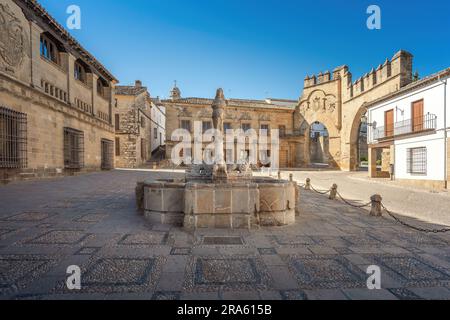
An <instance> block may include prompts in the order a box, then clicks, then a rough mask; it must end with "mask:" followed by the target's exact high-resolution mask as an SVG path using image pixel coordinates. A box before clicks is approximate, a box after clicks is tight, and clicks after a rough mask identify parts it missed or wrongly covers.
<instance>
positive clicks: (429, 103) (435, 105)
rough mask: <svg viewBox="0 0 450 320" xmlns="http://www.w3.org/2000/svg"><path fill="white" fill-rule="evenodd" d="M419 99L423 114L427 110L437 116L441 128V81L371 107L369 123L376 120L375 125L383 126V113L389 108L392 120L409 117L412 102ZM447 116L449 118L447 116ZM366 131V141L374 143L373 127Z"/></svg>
mask: <svg viewBox="0 0 450 320" xmlns="http://www.w3.org/2000/svg"><path fill="white" fill-rule="evenodd" d="M447 89H448V88H447ZM421 99H423V100H424V114H427V113H428V112H429V113H432V114H435V115H436V116H437V130H439V129H443V128H444V84H443V83H441V82H436V83H433V84H432V85H429V86H427V87H425V88H421V89H418V90H416V91H415V92H413V93H408V94H406V95H403V96H400V97H397V98H395V99H392V100H389V101H387V102H384V103H382V104H380V105H377V106H373V107H371V108H370V109H369V112H368V121H369V123H373V122H374V121H376V123H377V127H382V126H384V113H385V111H388V110H391V109H393V110H394V122H399V121H403V120H408V119H411V118H412V115H411V111H412V103H413V102H415V101H418V100H421ZM447 100H448V96H447ZM447 109H448V106H447ZM447 118H448V119H449V117H448V116H447ZM368 131H369V132H368V141H369V143H374V141H373V138H372V137H373V134H372V132H373V128H369V130H368Z"/></svg>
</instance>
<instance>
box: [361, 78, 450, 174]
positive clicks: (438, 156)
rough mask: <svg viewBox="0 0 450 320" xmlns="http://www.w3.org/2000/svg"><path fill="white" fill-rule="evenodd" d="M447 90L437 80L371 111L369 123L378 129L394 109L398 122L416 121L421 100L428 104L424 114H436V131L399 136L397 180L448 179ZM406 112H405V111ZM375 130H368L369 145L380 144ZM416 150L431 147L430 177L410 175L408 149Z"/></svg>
mask: <svg viewBox="0 0 450 320" xmlns="http://www.w3.org/2000/svg"><path fill="white" fill-rule="evenodd" d="M448 83H449V85H450V81H448ZM444 89H445V85H444V84H443V83H442V82H441V81H436V82H434V83H432V84H430V85H428V86H426V87H423V88H418V89H417V90H415V91H414V92H409V93H407V94H405V95H402V96H400V97H396V98H394V99H391V100H388V101H385V102H383V103H381V104H379V105H375V106H373V107H370V108H369V111H368V122H369V123H373V122H374V121H376V123H377V126H376V127H382V126H384V125H385V124H384V114H385V111H388V110H391V109H393V110H394V122H399V121H403V120H408V119H411V118H412V115H411V112H412V103H413V102H415V101H418V100H422V99H423V101H424V114H425V115H426V114H427V113H431V114H435V115H436V116H437V120H436V132H434V131H433V132H431V133H428V134H423V135H420V136H417V135H415V136H405V137H395V140H394V145H395V154H394V157H395V159H394V162H395V177H396V178H397V179H412V180H439V181H443V180H445V166H444V162H445V159H446V158H445V136H444V131H445V127H444V124H445V123H444V114H445V112H444V106H445V103H444V96H445V95H444ZM449 98H450V88H449V86H447V116H446V117H447V127H448V126H449V124H450V103H449V101H450V100H449ZM402 111H403V112H402ZM373 130H374V129H373V128H372V127H369V128H368V142H369V144H376V143H377V141H375V140H374V139H373ZM416 147H426V148H427V174H426V175H417V174H409V173H407V149H409V148H416Z"/></svg>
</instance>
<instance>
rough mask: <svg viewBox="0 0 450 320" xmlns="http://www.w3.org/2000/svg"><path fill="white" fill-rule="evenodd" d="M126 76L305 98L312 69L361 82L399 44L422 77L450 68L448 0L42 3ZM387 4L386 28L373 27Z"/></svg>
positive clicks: (187, 89)
mask: <svg viewBox="0 0 450 320" xmlns="http://www.w3.org/2000/svg"><path fill="white" fill-rule="evenodd" d="M39 1H40V3H41V4H42V5H43V6H44V7H45V8H46V9H47V10H48V11H49V12H50V14H52V15H53V16H54V17H55V18H56V19H57V20H58V21H59V22H60V23H61V24H63V25H65V21H66V19H67V17H68V15H67V14H66V8H67V7H68V6H69V5H71V4H76V5H78V6H80V8H81V13H82V28H81V30H72V31H71V33H72V35H74V36H75V37H76V38H77V39H78V40H79V41H80V43H81V44H82V45H83V46H84V47H85V48H86V49H87V50H89V51H90V52H91V53H92V54H94V55H95V56H96V57H97V59H99V60H100V61H101V62H102V63H103V64H104V65H105V66H106V67H107V68H108V69H109V70H110V71H111V72H112V73H113V74H114V75H115V76H116V77H117V78H118V79H119V80H120V82H121V84H124V85H126V84H131V83H133V82H134V80H135V79H141V80H142V81H143V83H144V84H145V85H147V86H148V87H149V90H150V93H151V95H152V96H161V97H167V96H168V92H169V90H170V88H171V87H172V85H173V81H174V80H177V81H178V84H179V87H180V89H181V92H182V95H183V96H185V97H187V96H198V97H211V96H214V93H215V89H216V88H217V87H223V88H224V92H225V95H226V96H227V97H233V98H254V99H262V98H265V97H276V98H286V99H298V97H299V95H300V93H301V89H302V86H303V79H304V77H305V75H307V74H315V73H319V72H320V71H325V70H330V71H331V70H332V69H333V68H334V67H336V66H339V65H343V64H347V65H348V66H349V67H350V71H351V72H352V73H353V76H354V79H356V77H359V76H361V75H363V74H364V73H366V72H368V71H370V69H371V68H372V67H376V66H377V65H378V64H380V63H382V62H384V60H385V59H386V58H390V57H392V56H393V54H394V53H395V52H396V51H398V50H399V49H405V50H408V51H410V52H411V53H413V54H414V56H415V65H414V70H417V71H418V72H419V73H420V75H421V76H425V75H427V74H430V73H433V72H436V71H439V70H441V69H444V68H446V67H449V66H450V41H449V40H450V39H449V38H450V37H449V32H450V19H449V18H448V17H449V12H450V1H446V0H428V1H417V0H410V1H406V0H396V1H392V0H389V1H388V0H386V1H385V0H375V1H364V0H345V1H335V0H314V1H300V0H297V1H294V0H126V1H119V0H95V1H92V0H39ZM371 4H376V5H378V6H380V8H381V13H382V29H381V30H369V29H367V27H366V20H367V18H368V15H367V14H366V9H367V7H368V6H369V5H371Z"/></svg>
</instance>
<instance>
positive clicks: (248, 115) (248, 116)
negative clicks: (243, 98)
mask: <svg viewBox="0 0 450 320" xmlns="http://www.w3.org/2000/svg"><path fill="white" fill-rule="evenodd" d="M240 120H252V117H251V116H250V114H249V113H248V112H244V113H242V115H241V117H240Z"/></svg>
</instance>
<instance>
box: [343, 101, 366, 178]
mask: <svg viewBox="0 0 450 320" xmlns="http://www.w3.org/2000/svg"><path fill="white" fill-rule="evenodd" d="M366 112H367V108H366V103H365V102H364V103H363V104H362V105H361V106H360V107H359V108H358V109H357V110H356V112H355V114H354V116H353V117H352V122H351V127H350V130H349V134H348V136H347V137H345V141H348V142H349V144H348V146H349V150H348V154H349V168H348V169H349V170H350V171H355V170H357V169H358V166H359V159H358V143H359V134H360V126H361V118H362V117H363V116H364V114H365V113H366Z"/></svg>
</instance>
